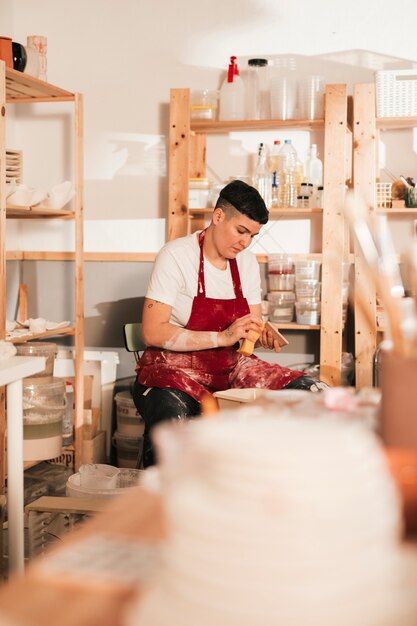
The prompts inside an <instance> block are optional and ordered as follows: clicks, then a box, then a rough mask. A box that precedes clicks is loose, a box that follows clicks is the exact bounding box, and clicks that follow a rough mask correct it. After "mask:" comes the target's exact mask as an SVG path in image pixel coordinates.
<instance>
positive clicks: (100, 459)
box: [81, 430, 106, 464]
mask: <svg viewBox="0 0 417 626" xmlns="http://www.w3.org/2000/svg"><path fill="white" fill-rule="evenodd" d="M81 463H82V464H86V463H106V431H104V430H100V431H99V432H98V433H97V435H96V436H95V437H93V438H92V439H83V444H82V452H81Z"/></svg>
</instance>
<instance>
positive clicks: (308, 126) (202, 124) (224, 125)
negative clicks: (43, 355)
mask: <svg viewBox="0 0 417 626" xmlns="http://www.w3.org/2000/svg"><path fill="white" fill-rule="evenodd" d="M190 128H191V130H192V131H194V132H196V133H207V134H209V133H230V132H233V131H234V132H240V131H242V132H244V131H247V130H258V131H260V130H278V129H280V128H283V129H286V130H287V129H291V128H295V129H302V130H310V131H313V130H323V128H324V120H236V121H227V122H226V121H220V120H191V125H190Z"/></svg>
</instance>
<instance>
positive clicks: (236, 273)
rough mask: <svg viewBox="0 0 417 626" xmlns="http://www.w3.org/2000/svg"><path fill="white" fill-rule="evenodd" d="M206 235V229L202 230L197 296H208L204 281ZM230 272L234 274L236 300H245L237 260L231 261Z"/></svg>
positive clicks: (199, 241)
mask: <svg viewBox="0 0 417 626" xmlns="http://www.w3.org/2000/svg"><path fill="white" fill-rule="evenodd" d="M205 235H206V229H204V230H202V231H201V233H200V235H199V237H198V244H199V246H200V264H199V268H198V288H197V295H202V296H204V297H205V296H206V283H205V280H204V253H203V246H204V237H205ZM229 266H230V272H231V274H232V283H233V291H234V292H235V296H236V298H243V291H242V283H241V282H240V275H239V269H238V267H237V261H236V259H229Z"/></svg>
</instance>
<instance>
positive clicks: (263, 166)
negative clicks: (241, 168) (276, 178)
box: [253, 143, 272, 209]
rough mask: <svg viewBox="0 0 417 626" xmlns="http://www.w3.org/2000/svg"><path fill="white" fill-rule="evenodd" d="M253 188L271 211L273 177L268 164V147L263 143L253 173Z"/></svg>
mask: <svg viewBox="0 0 417 626" xmlns="http://www.w3.org/2000/svg"><path fill="white" fill-rule="evenodd" d="M253 186H254V187H255V189H257V190H258V191H259V193H260V195H261V196H262V198H263V200H264V202H265V204H266V208H267V209H269V208H270V206H271V200H272V175H271V172H270V171H269V168H268V165H267V162H266V147H265V145H264V144H263V143H260V144H259V148H258V161H257V163H256V167H255V170H254V172H253Z"/></svg>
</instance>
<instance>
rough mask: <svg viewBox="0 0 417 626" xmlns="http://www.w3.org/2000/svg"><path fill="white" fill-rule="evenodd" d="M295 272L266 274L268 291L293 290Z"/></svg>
mask: <svg viewBox="0 0 417 626" xmlns="http://www.w3.org/2000/svg"><path fill="white" fill-rule="evenodd" d="M294 282H295V274H274V273H272V274H271V273H270V274H268V283H269V289H270V291H294Z"/></svg>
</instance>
